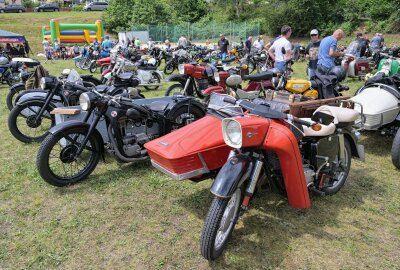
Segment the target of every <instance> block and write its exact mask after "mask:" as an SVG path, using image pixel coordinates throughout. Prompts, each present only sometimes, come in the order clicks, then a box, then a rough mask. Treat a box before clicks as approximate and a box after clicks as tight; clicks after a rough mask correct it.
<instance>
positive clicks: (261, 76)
mask: <svg viewBox="0 0 400 270" xmlns="http://www.w3.org/2000/svg"><path fill="white" fill-rule="evenodd" d="M275 76H276V75H275V74H274V73H273V72H271V71H266V72H263V73H259V74H255V75H245V76H244V77H243V79H244V80H245V81H263V80H271V79H272V78H273V77H275Z"/></svg>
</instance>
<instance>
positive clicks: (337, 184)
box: [322, 138, 351, 195]
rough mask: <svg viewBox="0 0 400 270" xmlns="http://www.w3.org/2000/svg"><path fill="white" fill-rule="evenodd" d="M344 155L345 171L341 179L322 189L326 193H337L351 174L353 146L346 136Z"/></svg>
mask: <svg viewBox="0 0 400 270" xmlns="http://www.w3.org/2000/svg"><path fill="white" fill-rule="evenodd" d="M344 156H345V162H346V165H345V166H346V168H345V169H344V171H342V172H341V173H343V175H342V176H341V179H339V180H338V181H336V182H335V183H334V184H333V185H332V186H330V187H325V188H323V189H322V191H323V192H325V194H326V195H333V194H336V193H337V192H338V191H339V190H340V189H341V188H342V187H343V185H344V184H345V182H346V180H347V178H348V176H349V172H350V167H351V146H350V143H349V141H348V140H347V139H346V138H345V139H344Z"/></svg>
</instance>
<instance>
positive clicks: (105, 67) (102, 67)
mask: <svg viewBox="0 0 400 270" xmlns="http://www.w3.org/2000/svg"><path fill="white" fill-rule="evenodd" d="M107 68H108V66H101V68H100V73H101V74H103V72H104V70H106V69H107Z"/></svg>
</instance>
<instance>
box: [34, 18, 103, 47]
mask: <svg viewBox="0 0 400 270" xmlns="http://www.w3.org/2000/svg"><path fill="white" fill-rule="evenodd" d="M42 36H43V39H44V38H47V39H48V40H49V41H51V42H52V43H53V42H54V41H55V40H56V39H58V40H59V41H60V43H85V42H88V43H91V42H93V41H94V39H95V38H97V40H98V41H100V40H101V39H102V38H103V37H104V28H103V23H102V21H101V20H97V21H96V22H95V23H94V24H66V23H59V21H58V20H56V19H52V20H51V21H50V27H49V26H47V25H45V26H43V27H42Z"/></svg>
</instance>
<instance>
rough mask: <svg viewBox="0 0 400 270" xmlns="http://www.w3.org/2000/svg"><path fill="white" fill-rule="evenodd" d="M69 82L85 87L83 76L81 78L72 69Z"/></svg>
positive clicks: (68, 78)
mask: <svg viewBox="0 0 400 270" xmlns="http://www.w3.org/2000/svg"><path fill="white" fill-rule="evenodd" d="M67 81H68V82H70V83H75V84H80V85H83V81H82V78H81V76H79V74H78V72H76V70H75V69H71V71H70V72H69V74H68V77H67Z"/></svg>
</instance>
